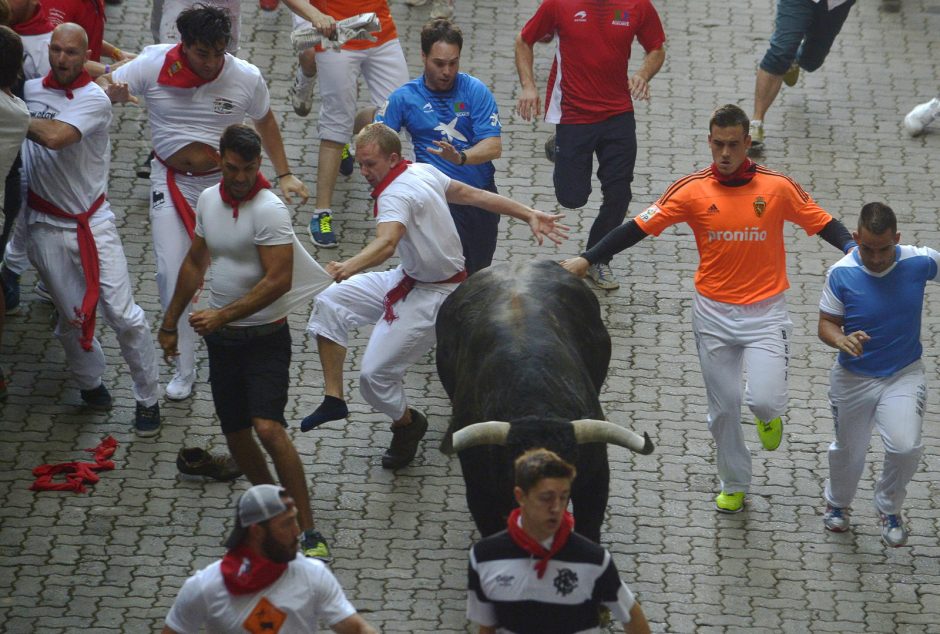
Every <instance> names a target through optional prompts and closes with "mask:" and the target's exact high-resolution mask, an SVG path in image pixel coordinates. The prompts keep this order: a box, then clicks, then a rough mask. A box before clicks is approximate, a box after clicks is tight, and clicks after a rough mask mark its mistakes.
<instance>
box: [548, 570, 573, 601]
mask: <svg viewBox="0 0 940 634" xmlns="http://www.w3.org/2000/svg"><path fill="white" fill-rule="evenodd" d="M552 583H554V584H555V590H557V591H558V594H560V595H561V596H563V597H566V596H568V595H569V594H571V593H572V592H574V590H575V588H577V587H578V575H577V573H575V571H574V570H571V569H570V568H562V569H560V570H559V571H558V576H557V577H555V580H554V581H553V582H552Z"/></svg>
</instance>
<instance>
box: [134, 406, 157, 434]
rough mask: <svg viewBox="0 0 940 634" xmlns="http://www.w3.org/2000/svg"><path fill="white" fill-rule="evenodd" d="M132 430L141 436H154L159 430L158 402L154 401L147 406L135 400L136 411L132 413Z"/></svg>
mask: <svg viewBox="0 0 940 634" xmlns="http://www.w3.org/2000/svg"><path fill="white" fill-rule="evenodd" d="M134 431H135V432H137V435H138V436H140V437H141V438H148V437H150V436H156V435H157V433H158V432H159V431H160V404H159V403H154V404H153V405H150V406H149V407H148V406H147V405H144V404H143V403H141V402H140V401H137V411H136V413H135V414H134Z"/></svg>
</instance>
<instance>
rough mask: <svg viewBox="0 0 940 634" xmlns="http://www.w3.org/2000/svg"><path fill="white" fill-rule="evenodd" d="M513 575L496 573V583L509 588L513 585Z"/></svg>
mask: <svg viewBox="0 0 940 634" xmlns="http://www.w3.org/2000/svg"><path fill="white" fill-rule="evenodd" d="M513 579H515V577H514V576H513V575H496V585H498V586H499V587H500V588H508V587H509V586H511V585H512V580H513Z"/></svg>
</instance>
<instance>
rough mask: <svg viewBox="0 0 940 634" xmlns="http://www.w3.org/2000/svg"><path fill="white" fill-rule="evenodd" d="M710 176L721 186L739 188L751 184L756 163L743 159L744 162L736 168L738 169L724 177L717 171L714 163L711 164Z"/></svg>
mask: <svg viewBox="0 0 940 634" xmlns="http://www.w3.org/2000/svg"><path fill="white" fill-rule="evenodd" d="M711 170H712V176H714V177H715V180H717V181H718V182H719V183H721V184H722V185H728V186H729V187H740V186H741V185H746V184H747V183H750V182H751V179H752V178H754V176H755V175H756V174H757V163H755V162H754V161H752V160H751V159H749V158H745V159H744V162H742V163H741V165H740V166H738V169H736V170H735V171H734V173H732V174H728V175H727V176H725V175H724V174H722V173H721V172H719V171H718V166H717V165H716V164H715V163H712V164H711Z"/></svg>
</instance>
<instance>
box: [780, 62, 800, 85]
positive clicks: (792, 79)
mask: <svg viewBox="0 0 940 634" xmlns="http://www.w3.org/2000/svg"><path fill="white" fill-rule="evenodd" d="M799 78H800V65H799V64H797V63H796V62H793V63H792V64H791V65H790V68H789V69H787V72H785V73H784V74H783V83H785V84H786V85H787V86H790V87H791V88H792V87H793V86H796V80H798V79H799Z"/></svg>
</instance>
